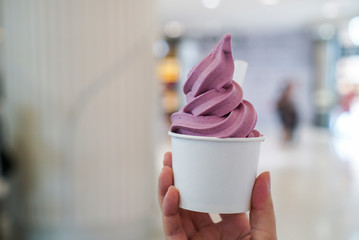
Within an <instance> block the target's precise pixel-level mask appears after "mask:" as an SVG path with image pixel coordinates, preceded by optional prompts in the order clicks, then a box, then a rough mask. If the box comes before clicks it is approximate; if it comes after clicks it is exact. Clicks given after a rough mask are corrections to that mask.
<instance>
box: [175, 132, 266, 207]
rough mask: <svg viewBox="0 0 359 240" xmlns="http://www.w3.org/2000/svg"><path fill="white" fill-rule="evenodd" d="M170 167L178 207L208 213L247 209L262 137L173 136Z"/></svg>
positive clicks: (255, 174)
mask: <svg viewBox="0 0 359 240" xmlns="http://www.w3.org/2000/svg"><path fill="white" fill-rule="evenodd" d="M168 134H169V135H170V136H171V138H172V167H173V172H174V185H175V187H176V188H177V189H178V191H179V193H180V207H181V208H183V209H187V210H192V211H198V212H208V213H240V212H246V211H248V210H249V209H250V202H251V194H252V188H253V184H254V181H255V179H256V177H257V168H258V159H259V150H260V144H261V142H263V141H264V137H256V138H215V137H200V136H190V135H184V134H177V133H173V132H169V133H168Z"/></svg>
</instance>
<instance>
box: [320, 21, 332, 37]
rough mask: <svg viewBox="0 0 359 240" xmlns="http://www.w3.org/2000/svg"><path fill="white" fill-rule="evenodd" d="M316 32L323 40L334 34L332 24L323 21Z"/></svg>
mask: <svg viewBox="0 0 359 240" xmlns="http://www.w3.org/2000/svg"><path fill="white" fill-rule="evenodd" d="M318 34H319V36H320V38H321V39H323V40H330V39H332V38H333V37H334V35H335V27H334V26H333V25H332V24H329V23H325V24H322V25H320V26H319V28H318Z"/></svg>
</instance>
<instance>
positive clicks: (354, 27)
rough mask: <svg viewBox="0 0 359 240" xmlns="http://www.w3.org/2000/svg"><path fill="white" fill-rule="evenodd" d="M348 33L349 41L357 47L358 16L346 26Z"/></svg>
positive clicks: (358, 33) (358, 44)
mask: <svg viewBox="0 0 359 240" xmlns="http://www.w3.org/2000/svg"><path fill="white" fill-rule="evenodd" d="M348 32H349V37H350V40H351V41H352V42H353V43H354V44H355V45H357V46H359V16H358V17H355V18H353V19H352V20H350V22H349V24H348Z"/></svg>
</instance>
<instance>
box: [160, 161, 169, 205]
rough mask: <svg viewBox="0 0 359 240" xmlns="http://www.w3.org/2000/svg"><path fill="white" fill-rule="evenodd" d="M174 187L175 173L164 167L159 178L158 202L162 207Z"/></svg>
mask: <svg viewBox="0 0 359 240" xmlns="http://www.w3.org/2000/svg"><path fill="white" fill-rule="evenodd" d="M171 185H173V171H172V169H171V168H169V167H167V166H164V167H163V168H162V171H161V173H160V176H159V178H158V202H159V204H160V207H161V206H162V202H163V198H164V197H165V195H166V193H167V190H168V188H169V187H170V186H171Z"/></svg>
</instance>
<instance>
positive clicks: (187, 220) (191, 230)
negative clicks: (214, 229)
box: [178, 208, 197, 239]
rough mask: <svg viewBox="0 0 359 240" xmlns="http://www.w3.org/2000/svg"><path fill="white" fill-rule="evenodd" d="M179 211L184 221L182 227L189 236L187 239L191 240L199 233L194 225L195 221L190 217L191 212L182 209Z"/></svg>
mask: <svg viewBox="0 0 359 240" xmlns="http://www.w3.org/2000/svg"><path fill="white" fill-rule="evenodd" d="M178 211H179V213H180V216H181V219H182V226H183V228H184V230H185V232H186V234H187V237H188V238H189V239H191V238H192V237H193V236H194V235H195V234H196V233H197V230H196V228H195V226H194V225H193V221H192V219H191V217H190V215H189V211H188V210H185V209H182V208H180V209H179V210H178Z"/></svg>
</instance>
